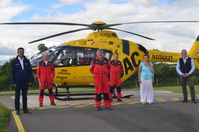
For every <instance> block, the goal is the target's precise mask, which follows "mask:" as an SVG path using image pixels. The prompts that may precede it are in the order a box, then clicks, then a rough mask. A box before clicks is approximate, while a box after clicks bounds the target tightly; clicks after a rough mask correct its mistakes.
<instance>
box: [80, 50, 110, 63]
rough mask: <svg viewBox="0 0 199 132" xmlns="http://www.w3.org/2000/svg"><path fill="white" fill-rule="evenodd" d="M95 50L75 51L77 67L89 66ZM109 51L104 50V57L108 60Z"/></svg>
mask: <svg viewBox="0 0 199 132" xmlns="http://www.w3.org/2000/svg"><path fill="white" fill-rule="evenodd" d="M96 51H97V49H92V48H79V49H77V65H90V62H91V60H92V59H93V58H95V56H96ZM111 55H112V52H111V51H108V50H104V56H105V57H106V58H108V59H109V60H110V58H111Z"/></svg>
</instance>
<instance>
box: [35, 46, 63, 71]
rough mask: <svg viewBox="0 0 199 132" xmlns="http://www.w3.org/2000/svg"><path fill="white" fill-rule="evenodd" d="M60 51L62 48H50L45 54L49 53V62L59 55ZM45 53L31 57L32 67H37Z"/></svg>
mask: <svg viewBox="0 0 199 132" xmlns="http://www.w3.org/2000/svg"><path fill="white" fill-rule="evenodd" d="M59 50H60V47H55V46H54V47H51V48H49V49H48V50H46V51H44V52H46V53H48V55H49V60H50V61H52V60H53V58H54V56H55V53H57V52H58V51H59ZM44 52H40V53H38V54H37V55H35V56H32V57H31V65H32V67H36V66H37V65H38V63H39V62H40V61H41V60H42V58H43V53H44Z"/></svg>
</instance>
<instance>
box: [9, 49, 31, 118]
mask: <svg viewBox="0 0 199 132" xmlns="http://www.w3.org/2000/svg"><path fill="white" fill-rule="evenodd" d="M11 75H12V84H13V87H14V88H15V110H16V113H17V114H18V115H19V114H20V91H22V102H23V112H24V113H26V114H29V113H31V112H30V111H29V110H28V106H27V94H28V85H31V84H32V80H33V75H32V67H31V64H30V61H29V60H28V59H27V58H26V57H25V56H24V49H23V48H22V47H20V48H18V50H17V57H16V58H15V59H14V60H13V61H12V74H11Z"/></svg>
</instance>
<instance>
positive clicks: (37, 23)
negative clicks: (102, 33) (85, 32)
mask: <svg viewBox="0 0 199 132" xmlns="http://www.w3.org/2000/svg"><path fill="white" fill-rule="evenodd" d="M0 24H1V25H70V26H87V27H89V26H90V25H89V24H81V23H68V22H11V23H0Z"/></svg>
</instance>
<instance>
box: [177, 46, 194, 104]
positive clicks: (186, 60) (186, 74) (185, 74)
mask: <svg viewBox="0 0 199 132" xmlns="http://www.w3.org/2000/svg"><path fill="white" fill-rule="evenodd" d="M181 55H182V58H180V59H179V60H178V62H177V65H176V71H177V72H178V74H179V75H180V78H181V81H182V92H183V97H184V99H183V101H182V103H186V102H188V97H187V88H186V84H187V83H188V85H189V87H190V91H191V101H192V102H193V103H195V104H196V103H197V102H196V100H195V90H194V85H193V81H192V76H191V75H192V74H193V72H194V71H195V65H194V60H193V59H192V58H190V57H188V56H187V51H186V50H182V51H181Z"/></svg>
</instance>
